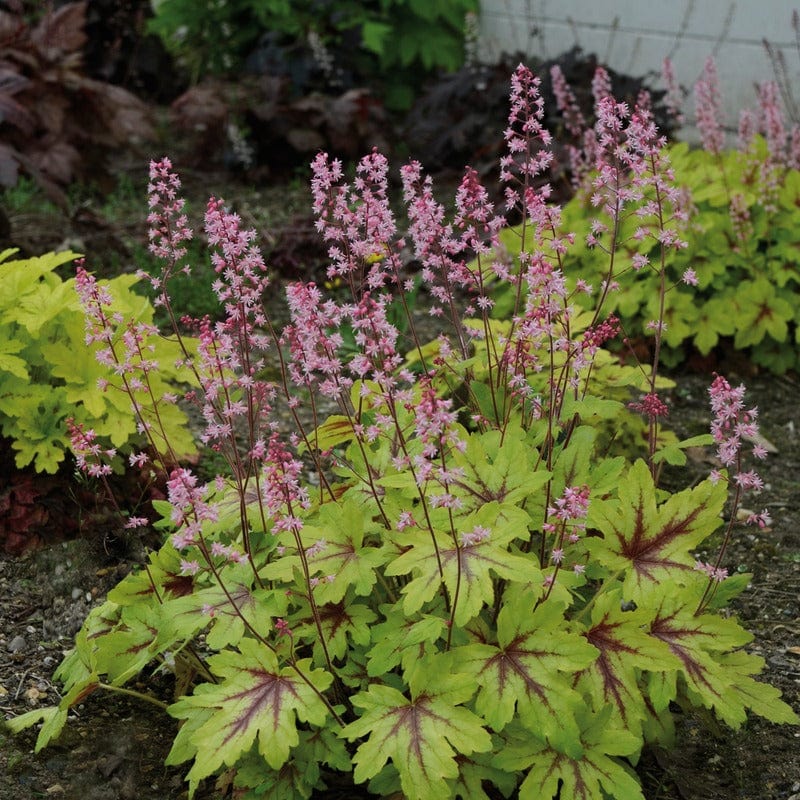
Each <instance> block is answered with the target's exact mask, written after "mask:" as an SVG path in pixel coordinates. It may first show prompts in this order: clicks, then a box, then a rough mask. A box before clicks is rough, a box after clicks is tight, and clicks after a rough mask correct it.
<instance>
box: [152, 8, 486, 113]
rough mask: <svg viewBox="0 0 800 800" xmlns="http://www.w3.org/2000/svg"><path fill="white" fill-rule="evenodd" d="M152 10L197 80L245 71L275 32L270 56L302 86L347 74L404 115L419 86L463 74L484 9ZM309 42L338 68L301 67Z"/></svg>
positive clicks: (162, 33) (322, 58)
mask: <svg viewBox="0 0 800 800" xmlns="http://www.w3.org/2000/svg"><path fill="white" fill-rule="evenodd" d="M154 7H155V18H154V19H153V20H152V22H151V28H152V30H153V31H154V32H156V33H157V34H158V35H159V36H160V37H161V38H162V39H163V41H164V42H165V44H166V45H167V46H168V47H169V48H170V49H171V50H172V51H173V52H175V53H176V54H177V55H178V56H179V57H180V58H181V59H182V60H183V61H184V62H185V63H186V64H187V66H188V67H189V68H190V71H191V73H192V76H193V79H194V80H198V79H200V78H201V77H204V76H207V75H214V74H230V73H231V72H235V71H236V70H239V69H241V67H242V66H243V64H244V61H245V59H246V57H247V56H248V54H250V53H251V52H252V51H253V50H254V49H255V48H256V46H257V44H258V42H259V39H260V38H261V37H262V36H263V35H264V34H265V33H266V32H269V34H270V36H272V37H273V39H272V40H271V42H270V44H271V46H272V48H273V49H272V51H271V52H270V53H269V56H270V57H271V58H273V59H277V60H278V61H279V62H284V63H285V64H286V65H287V67H288V65H289V63H290V62H294V70H295V73H294V79H295V82H296V83H297V84H298V85H299V84H301V83H302V81H303V77H302V73H303V72H304V71H306V70H307V69H308V68H309V67H311V69H317V70H319V71H320V72H324V71H326V70H327V71H329V72H330V73H331V76H335V75H336V74H337V71H340V72H341V71H343V72H344V73H345V74H346V75H347V76H348V80H349V81H351V82H352V81H355V82H356V83H362V82H363V83H366V84H367V85H370V86H373V87H377V86H379V85H380V86H381V87H382V91H381V98H382V100H383V101H384V102H385V103H386V105H387V106H388V107H390V108H406V107H408V106H409V105H410V104H411V101H412V100H413V97H414V92H415V90H416V89H417V88H418V87H419V83H420V80H421V78H423V77H424V76H426V75H430V74H432V73H433V72H435V71H436V70H439V69H445V70H451V71H452V70H456V69H458V68H459V67H460V66H461V64H462V63H463V60H464V37H465V25H466V21H465V19H466V15H467V14H468V13H470V12H471V13H475V12H477V10H478V3H477V2H475V0H448V1H447V2H438V3H430V2H426V0H411V2H408V0H380V2H373V3H363V2H358V1H356V0H345V2H337V3H331V4H323V3H318V2H314V1H313V0H300V2H297V0H291V2H290V0H228V2H225V3H219V2H214V0H161V2H158V3H154ZM309 42H312V43H313V45H312V50H313V48H316V50H317V53H316V54H315V56H314V57H315V58H317V60H318V61H320V62H322V61H325V59H328V58H329V59H331V61H332V63H330V64H323V63H318V64H317V65H316V67H314V66H312V65H309V64H305V65H303V64H301V63H300V56H299V54H298V52H297V50H298V48H300V49H303V48H307V47H309V44H308V43H309ZM321 51H322V52H321ZM334 83H335V80H334Z"/></svg>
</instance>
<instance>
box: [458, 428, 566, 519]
mask: <svg viewBox="0 0 800 800" xmlns="http://www.w3.org/2000/svg"><path fill="white" fill-rule="evenodd" d="M535 454H536V453H535V450H533V449H532V448H531V447H530V446H529V445H528V444H527V443H526V442H525V432H524V431H523V430H522V428H521V427H519V426H518V425H514V424H513V423H512V424H511V425H509V427H508V429H507V430H506V431H505V432H504V433H501V432H500V431H498V430H490V431H487V432H486V433H482V434H472V435H470V436H469V437H468V438H467V446H466V450H465V451H464V452H463V453H462V452H460V451H456V452H454V453H453V455H452V458H453V461H454V464H455V465H456V467H457V468H459V469H461V470H462V471H463V474H462V477H460V478H459V479H458V481H457V484H456V485H457V487H458V489H459V497H462V498H463V501H464V507H465V508H470V509H471V508H478V507H480V506H481V505H484V504H486V503H489V502H491V501H497V502H500V503H510V504H520V503H521V502H523V501H525V500H526V499H527V498H528V497H529V496H531V495H533V494H534V493H535V492H536V491H537V490H538V489H540V488H541V487H542V486H544V485H545V484H546V483H547V481H548V480H549V478H550V473H549V472H547V470H544V469H539V470H537V469H535V467H534V464H533V462H532V457H533V456H535Z"/></svg>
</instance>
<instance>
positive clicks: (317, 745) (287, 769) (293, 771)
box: [234, 728, 353, 800]
mask: <svg viewBox="0 0 800 800" xmlns="http://www.w3.org/2000/svg"><path fill="white" fill-rule="evenodd" d="M299 735H300V742H299V744H298V746H297V747H296V748H295V751H294V753H293V754H292V758H290V759H289V761H287V762H286V763H285V764H284V765H283V766H282V767H281V768H280V769H278V770H270V769H264V759H263V758H261V756H259V754H258V752H256V751H255V749H253V750H251V751H250V753H248V755H246V756H245V757H244V758H243V759H242V760H241V761H239V762H238V763H237V764H236V777H235V779H234V785H235V786H236V787H237V788H240V789H249V790H250V792H249V793H248V794H247V796H249V797H263V798H273V799H274V800H294V798H310V797H312V796H313V795H314V792H315V791H321V790H324V789H325V788H326V786H325V782H324V780H322V774H321V770H320V766H321V765H323V764H327V765H328V766H330V767H332V768H334V769H336V770H337V771H339V772H350V771H352V768H353V767H352V764H351V763H350V756H349V755H348V753H347V749H346V745H345V743H344V742H343V741H342V740H341V739H339V738H337V737H336V733H335V732H334V731H333V730H330V729H326V728H322V729H320V730H301V731H299Z"/></svg>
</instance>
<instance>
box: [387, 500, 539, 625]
mask: <svg viewBox="0 0 800 800" xmlns="http://www.w3.org/2000/svg"><path fill="white" fill-rule="evenodd" d="M528 519H529V518H528V514H527V512H525V511H523V510H522V509H521V508H517V507H516V506H512V505H508V504H505V503H503V504H501V503H497V502H491V503H487V504H486V505H484V506H482V507H481V508H480V510H479V511H477V512H475V513H473V514H469V515H467V516H466V517H463V518H459V520H458V527H459V534H458V535H459V536H460V535H462V534H463V533H470V532H472V531H474V530H475V528H476V526H478V527H480V528H483V529H486V530H488V531H489V534H488V536H486V538H483V539H481V540H480V541H476V542H475V543H472V544H461V545H460V546H459V547H456V545H455V543H454V542H453V539H452V537H451V536H450V535H449V534H447V533H443V532H440V531H439V530H437V531H436V541H437V544H438V555H437V549H436V548H435V547H434V544H433V540H432V539H431V535H430V533H428V532H427V531H419V530H416V531H412V532H409V531H403V532H402V534H401V535H399V536H398V537H396V541H397V542H398V543H401V545H402V547H403V548H408V549H407V550H406V552H404V553H403V554H402V555H401V556H399V557H398V558H396V559H394V560H393V561H392V562H390V563H389V565H388V566H387V568H386V574H387V575H407V574H408V573H412V574H413V576H414V577H413V578H412V580H411V581H410V582H409V583H408V584H407V585H406V586H405V587H404V589H403V594H404V599H403V608H404V610H405V613H406V614H413V613H414V612H415V611H418V610H419V609H420V608H422V606H423V605H424V604H425V603H427V602H429V601H430V600H432V599H433V598H434V596H435V595H436V593H437V591H439V589H440V587H441V583H442V575H441V574H440V572H439V564H440V563H441V566H442V572H443V577H444V584H445V586H446V587H447V590H448V592H449V594H450V598H451V602H453V603H454V604H455V615H454V618H455V624H456V625H458V626H459V627H460V626H463V625H466V624H467V623H468V622H469V621H470V620H471V619H472V618H473V617H475V616H476V615H477V614H478V613H479V612H480V610H481V608H483V606H484V605H489V604H491V603H493V602H494V583H493V580H492V575H496V576H497V577H498V578H504V579H505V580H508V581H519V582H521V583H525V584H533V585H539V584H541V582H542V574H541V571H540V570H539V566H538V563H537V562H536V561H535V560H534V559H533V558H532V557H530V556H523V555H521V554H518V553H514V552H511V551H510V550H509V545H510V544H511V543H512V542H513V541H514V540H515V539H520V538H522V537H524V536H527V533H528Z"/></svg>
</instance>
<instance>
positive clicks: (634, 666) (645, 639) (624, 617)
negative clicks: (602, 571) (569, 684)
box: [576, 589, 680, 737]
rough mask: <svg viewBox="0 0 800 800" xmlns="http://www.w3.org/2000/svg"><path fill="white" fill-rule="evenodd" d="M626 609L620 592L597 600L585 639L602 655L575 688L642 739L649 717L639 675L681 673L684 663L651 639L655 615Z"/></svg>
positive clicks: (610, 593) (618, 590) (659, 641)
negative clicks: (670, 671)
mask: <svg viewBox="0 0 800 800" xmlns="http://www.w3.org/2000/svg"><path fill="white" fill-rule="evenodd" d="M622 608H623V604H622V592H621V589H614V590H612V591H607V592H604V593H602V594H600V595H598V596H597V600H596V601H595V603H594V605H593V606H592V621H591V625H590V627H589V628H588V630H586V632H585V633H584V634H583V635H584V636H585V637H586V641H588V642H589V644H591V645H592V646H593V647H596V648H597V650H598V651H599V655H598V656H597V658H596V659H595V660H594V661H593V662H592V663H591V664H590V665H589V666H588V667H587V668H586V669H585V670H584V671H583V672H582V673H580V676H579V678H578V681H577V684H576V685H577V688H578V690H579V691H581V692H582V694H583V695H584V696H585V697H591V698H592V699H593V702H594V708H595V709H596V710H597V711H599V710H600V709H601V708H604V707H608V708H610V709H611V722H612V724H613V725H615V726H617V727H620V728H624V729H626V730H628V731H630V732H631V733H632V734H634V735H636V736H639V737H640V736H641V732H642V723H643V722H644V721H645V720H647V719H649V718H650V716H651V714H650V712H648V709H647V706H646V702H645V699H644V697H643V696H642V690H641V688H640V686H639V674H640V672H641V671H642V670H653V671H656V670H657V671H662V670H664V669H669V668H670V667H672V668H675V669H677V668H678V667H679V666H680V662H679V661H678V659H677V658H676V656H675V655H673V653H672V652H671V651H670V649H669V647H668V646H667V645H666V644H665V643H664V642H662V641H661V640H659V639H657V638H655V637H653V636H650V635H648V633H647V625H648V623H649V622H650V619H651V618H652V612H649V613H648V612H647V611H645V610H643V609H640V610H636V611H623V610H622Z"/></svg>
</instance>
